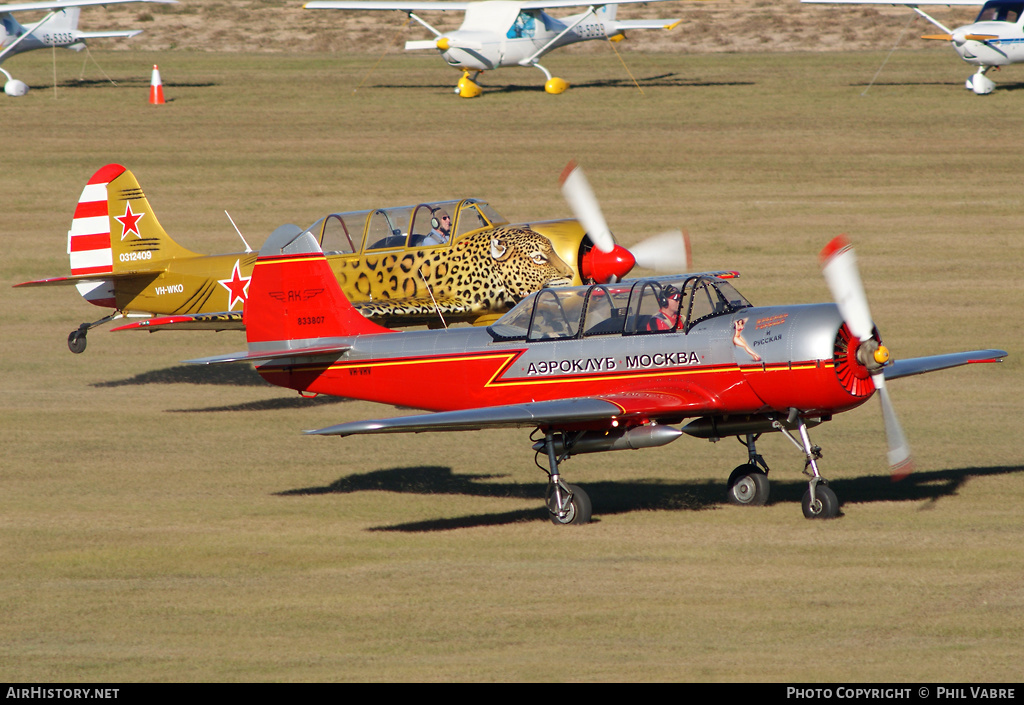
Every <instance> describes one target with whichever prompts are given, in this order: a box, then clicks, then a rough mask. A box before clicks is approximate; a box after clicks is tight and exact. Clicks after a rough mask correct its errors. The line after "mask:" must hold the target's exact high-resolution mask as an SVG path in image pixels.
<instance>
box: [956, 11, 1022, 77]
mask: <svg viewBox="0 0 1024 705" xmlns="http://www.w3.org/2000/svg"><path fill="white" fill-rule="evenodd" d="M951 34H952V37H953V41H952V44H953V49H954V50H955V51H956V53H957V54H959V55H960V58H961V59H963V60H964V61H966V62H967V63H969V64H973V65H974V66H1007V65H1009V64H1016V63H1021V62H1024V18H1021V19H1020V20H1018V21H1017V22H991V21H990V22H975V23H973V24H968V25H964V26H963V27H957V28H956V29H954V30H953V31H952V32H951ZM968 35H992V36H995V37H998V39H987V40H985V41H977V40H973V39H967V38H966V37H967V36H968Z"/></svg>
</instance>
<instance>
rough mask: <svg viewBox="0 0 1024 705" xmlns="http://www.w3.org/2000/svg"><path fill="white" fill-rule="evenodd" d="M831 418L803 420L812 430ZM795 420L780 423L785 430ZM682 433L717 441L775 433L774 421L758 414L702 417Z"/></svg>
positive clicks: (820, 417) (692, 422) (684, 428)
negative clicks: (755, 434) (754, 434)
mask: <svg viewBox="0 0 1024 705" xmlns="http://www.w3.org/2000/svg"><path fill="white" fill-rule="evenodd" d="M831 418H832V417H831V416H816V417H810V418H805V419H804V423H805V424H806V425H807V428H814V427H815V426H817V425H818V424H820V423H822V422H824V421H829V420H830V419H831ZM795 421H796V418H795V416H794V417H793V419H792V420H788V419H785V418H783V419H780V423H781V424H782V425H783V426H784V427H786V428H796V423H795ZM682 430H683V433H685V434H687V435H690V436H693V437H694V438H708V439H713V440H718V439H720V438H726V437H728V436H744V435H746V434H748V433H770V432H771V431H777V430H778V429H777V428H776V427H775V421H774V420H773V419H772V418H769V417H767V416H763V415H760V414H748V415H740V416H703V417H701V418H699V419H696V420H695V421H691V422H690V423H688V424H686V425H685V426H683V429H682Z"/></svg>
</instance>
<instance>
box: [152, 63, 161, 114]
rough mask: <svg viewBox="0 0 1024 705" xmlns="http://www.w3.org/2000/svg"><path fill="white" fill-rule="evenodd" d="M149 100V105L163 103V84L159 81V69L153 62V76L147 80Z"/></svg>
mask: <svg viewBox="0 0 1024 705" xmlns="http://www.w3.org/2000/svg"><path fill="white" fill-rule="evenodd" d="M149 102H150V104H151V105H163V104H164V84H163V83H162V82H161V81H160V69H159V68H157V65H156V64H153V78H152V79H151V80H150V82H149Z"/></svg>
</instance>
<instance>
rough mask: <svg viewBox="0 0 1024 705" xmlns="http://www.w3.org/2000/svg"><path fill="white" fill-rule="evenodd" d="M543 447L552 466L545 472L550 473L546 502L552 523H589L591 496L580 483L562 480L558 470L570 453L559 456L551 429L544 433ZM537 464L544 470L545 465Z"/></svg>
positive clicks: (549, 464)
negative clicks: (575, 483)
mask: <svg viewBox="0 0 1024 705" xmlns="http://www.w3.org/2000/svg"><path fill="white" fill-rule="evenodd" d="M538 445H540V444H538ZM543 447H544V450H545V451H546V452H547V456H548V466H549V468H550V469H549V470H545V472H547V474H548V489H547V499H546V503H547V505H548V513H549V514H550V516H551V523H552V524H559V525H565V524H587V523H589V522H590V516H591V512H592V507H591V504H590V497H589V496H588V495H587V493H586V492H584V491H583V488H581V487H579V486H578V485H569V484H566V483H564V482H562V476H561V474H559V472H558V464H559V463H560V462H562V461H563V460H565V459H567V458H568V457H569V454H568V453H567V452H566V453H563V454H562V456H561V457H559V456H558V454H557V452H556V443H555V434H554V433H553V432H551V431H547V432H546V433H545V434H544V441H543ZM538 454H539V452H538ZM537 465H538V466H539V467H540V468H541V469H542V470H544V466H543V465H541V464H540V463H537Z"/></svg>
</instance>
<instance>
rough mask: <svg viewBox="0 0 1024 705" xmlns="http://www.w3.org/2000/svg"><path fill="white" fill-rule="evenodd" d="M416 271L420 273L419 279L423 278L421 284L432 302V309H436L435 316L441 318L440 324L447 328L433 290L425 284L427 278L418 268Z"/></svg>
mask: <svg viewBox="0 0 1024 705" xmlns="http://www.w3.org/2000/svg"><path fill="white" fill-rule="evenodd" d="M416 273H417V274H419V275H420V279H422V280H423V286H425V287H426V288H427V294H428V295H429V296H430V300H431V301H433V302H434V310H435V311H437V317H438V318H440V319H441V325H443V326H444V328H445V330H448V324H447V323H445V321H444V316H442V315H441V307H440V306H438V305H437V299H435V298H434V292H432V291H431V290H430V284H427V280H426V278H425V277H424V276H423V272H422V271H420V269H419V268H417V269H416Z"/></svg>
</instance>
